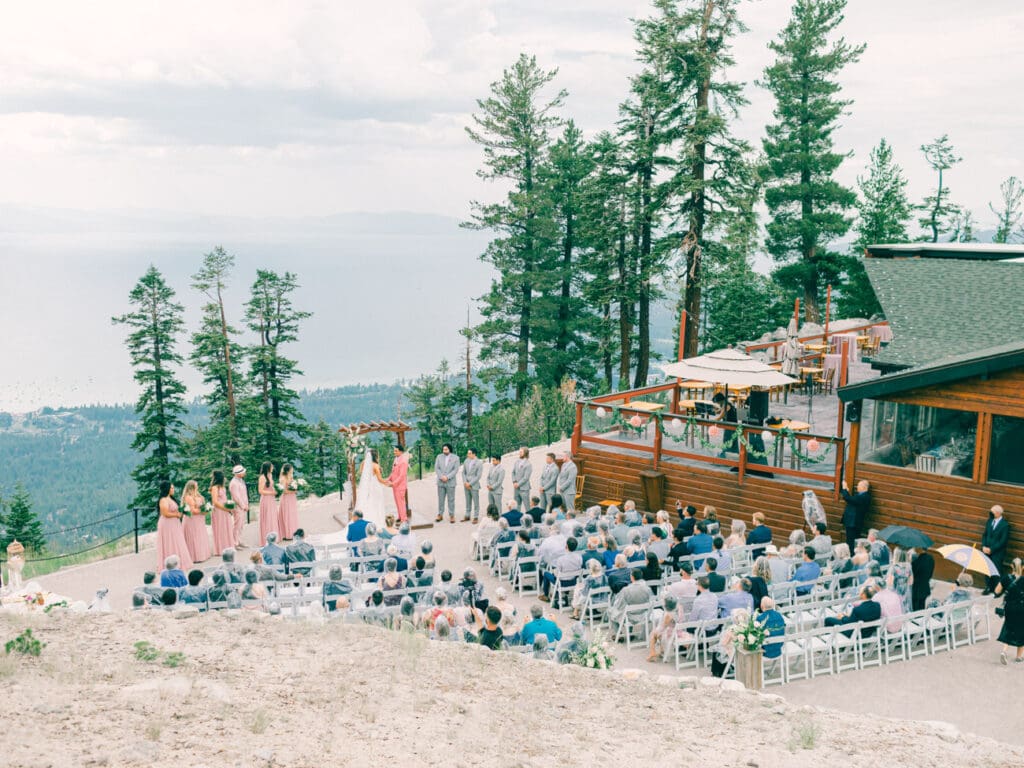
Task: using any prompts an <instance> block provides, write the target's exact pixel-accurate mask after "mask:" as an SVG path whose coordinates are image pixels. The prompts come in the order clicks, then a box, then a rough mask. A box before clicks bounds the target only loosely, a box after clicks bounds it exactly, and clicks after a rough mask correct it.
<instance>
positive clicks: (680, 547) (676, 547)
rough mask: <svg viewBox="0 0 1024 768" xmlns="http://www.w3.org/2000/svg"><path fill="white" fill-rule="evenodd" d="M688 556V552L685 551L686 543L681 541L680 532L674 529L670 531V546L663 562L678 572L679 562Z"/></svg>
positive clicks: (687, 550)
mask: <svg viewBox="0 0 1024 768" xmlns="http://www.w3.org/2000/svg"><path fill="white" fill-rule="evenodd" d="M689 554H690V551H689V549H687V546H686V542H685V541H683V539H682V536H681V533H680V530H679V529H678V528H676V529H675V530H673V531H672V546H671V547H669V550H668V554H667V555H666V556H665V562H666V563H667V564H668V565H671V566H672V567H673V568H674V569H675V570H677V571H678V570H679V560H680V559H681V558H684V557H687V556H689Z"/></svg>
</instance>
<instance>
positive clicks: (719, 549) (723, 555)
mask: <svg viewBox="0 0 1024 768" xmlns="http://www.w3.org/2000/svg"><path fill="white" fill-rule="evenodd" d="M711 554H712V555H713V556H714V558H715V560H717V561H718V572H719V573H722V574H725V573H728V572H729V571H731V570H732V555H730V554H729V553H728V552H726V551H725V540H724V539H723V538H722V537H721V536H715V538H713V539H712V540H711Z"/></svg>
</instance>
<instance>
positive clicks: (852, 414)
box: [846, 400, 864, 424]
mask: <svg viewBox="0 0 1024 768" xmlns="http://www.w3.org/2000/svg"><path fill="white" fill-rule="evenodd" d="M863 404H864V401H863V400H851V401H850V402H848V403H847V404H846V420H847V421H848V422H850V423H851V424H856V423H857V422H858V421H860V408H861V406H862V405H863Z"/></svg>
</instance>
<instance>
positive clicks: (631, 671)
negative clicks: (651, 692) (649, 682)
mask: <svg viewBox="0 0 1024 768" xmlns="http://www.w3.org/2000/svg"><path fill="white" fill-rule="evenodd" d="M646 674H647V673H646V672H645V671H644V670H642V669H636V668H634V667H628V668H626V669H620V670H619V675H620V676H621V677H622V679H624V680H639V679H640V678H641V677H643V676H644V675H646Z"/></svg>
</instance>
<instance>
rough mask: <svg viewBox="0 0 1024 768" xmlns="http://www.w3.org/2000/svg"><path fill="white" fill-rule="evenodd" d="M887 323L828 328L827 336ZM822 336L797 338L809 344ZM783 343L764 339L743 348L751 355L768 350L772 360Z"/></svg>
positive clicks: (779, 356) (864, 329)
mask: <svg viewBox="0 0 1024 768" xmlns="http://www.w3.org/2000/svg"><path fill="white" fill-rule="evenodd" d="M888 324H889V321H888V320H882V321H880V322H877V323H867V324H866V325H857V326H854V327H853V328H843V329H842V330H833V329H831V328H830V329H829V332H828V336H829V337H833V336H839V335H842V334H846V333H861V332H865V331H870V330H871V329H872V328H875V327H877V326H881V325H888ZM824 336H825V334H824V333H816V334H814V335H813V336H800V337H799V338H798V339H797V340H798V341H799V342H800V343H801V344H810V343H812V342H815V341H820V340H822V338H823V337H824ZM785 343H786V340H785V339H777V340H775V341H765V342H761V343H759V344H747V345H745V346H744V349H745V350H746V352H747V354H748V355H752V354H753V353H755V352H766V351H769V350H770V351H771V354H770V355H769V357H770V358H771V359H772V360H781V359H782V356H781V355H780V354H779V347H781V346H782V345H783V344H785Z"/></svg>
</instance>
